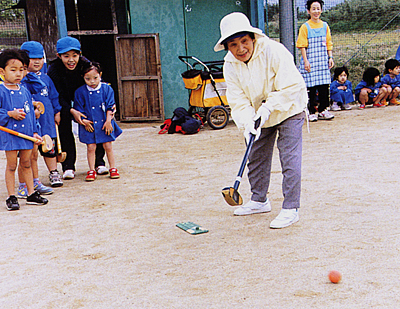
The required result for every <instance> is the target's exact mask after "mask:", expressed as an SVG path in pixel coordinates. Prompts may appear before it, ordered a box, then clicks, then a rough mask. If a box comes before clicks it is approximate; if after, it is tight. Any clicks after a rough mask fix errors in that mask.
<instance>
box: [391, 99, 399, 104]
mask: <svg viewBox="0 0 400 309" xmlns="http://www.w3.org/2000/svg"><path fill="white" fill-rule="evenodd" d="M389 103H390V104H392V105H399V104H400V102H399V101H397V99H391V100H390V101H389Z"/></svg>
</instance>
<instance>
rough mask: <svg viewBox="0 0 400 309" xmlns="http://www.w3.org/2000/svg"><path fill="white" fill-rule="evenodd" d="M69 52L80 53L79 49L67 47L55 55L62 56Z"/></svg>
mask: <svg viewBox="0 0 400 309" xmlns="http://www.w3.org/2000/svg"><path fill="white" fill-rule="evenodd" d="M71 50H73V51H76V52H77V53H80V52H81V50H80V49H76V48H71V47H68V48H63V49H61V50H59V51H57V54H60V55H61V54H64V53H68V52H69V51H71Z"/></svg>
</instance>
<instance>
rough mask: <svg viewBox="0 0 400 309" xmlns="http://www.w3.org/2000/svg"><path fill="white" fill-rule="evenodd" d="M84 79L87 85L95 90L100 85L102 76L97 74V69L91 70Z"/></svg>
mask: <svg viewBox="0 0 400 309" xmlns="http://www.w3.org/2000/svg"><path fill="white" fill-rule="evenodd" d="M83 79H84V80H85V83H86V85H88V86H89V87H91V88H93V89H95V88H96V87H97V86H98V85H99V84H100V81H101V74H100V73H99V72H97V71H96V69H91V70H90V71H89V72H87V73H86V74H85V76H83Z"/></svg>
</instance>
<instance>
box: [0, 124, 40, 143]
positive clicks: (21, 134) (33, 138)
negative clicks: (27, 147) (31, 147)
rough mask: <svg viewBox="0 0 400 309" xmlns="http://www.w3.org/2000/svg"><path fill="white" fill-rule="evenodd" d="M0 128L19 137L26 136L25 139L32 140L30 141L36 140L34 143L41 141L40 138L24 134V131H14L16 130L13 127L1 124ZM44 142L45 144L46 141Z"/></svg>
mask: <svg viewBox="0 0 400 309" xmlns="http://www.w3.org/2000/svg"><path fill="white" fill-rule="evenodd" d="M0 130H1V131H4V132H7V133H10V134H12V135H15V136H18V137H22V138H25V139H27V140H30V141H32V142H34V143H36V142H39V141H40V140H38V139H37V138H35V137H32V136H29V135H26V134H23V133H19V132H17V131H14V130H11V129H9V128H5V127H2V126H0ZM42 144H44V142H42Z"/></svg>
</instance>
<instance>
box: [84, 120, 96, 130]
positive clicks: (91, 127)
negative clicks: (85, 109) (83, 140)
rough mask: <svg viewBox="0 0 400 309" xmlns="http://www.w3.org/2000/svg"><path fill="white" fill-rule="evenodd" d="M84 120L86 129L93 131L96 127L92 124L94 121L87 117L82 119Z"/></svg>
mask: <svg viewBox="0 0 400 309" xmlns="http://www.w3.org/2000/svg"><path fill="white" fill-rule="evenodd" d="M82 122H83V123H84V126H85V130H86V131H88V132H93V131H94V128H93V126H92V123H93V121H91V120H87V119H82Z"/></svg>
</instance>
